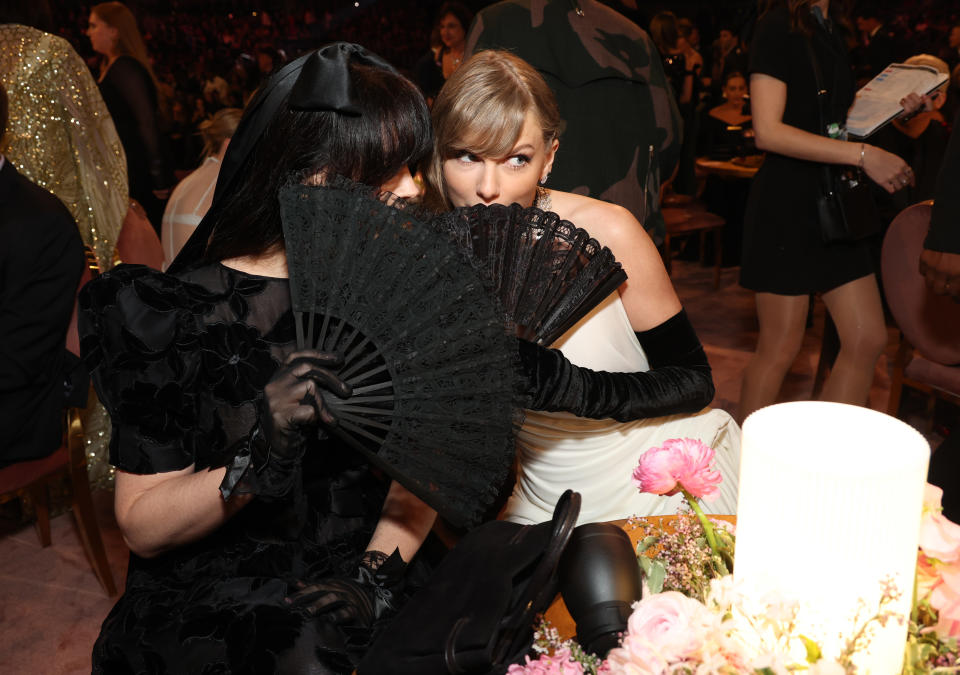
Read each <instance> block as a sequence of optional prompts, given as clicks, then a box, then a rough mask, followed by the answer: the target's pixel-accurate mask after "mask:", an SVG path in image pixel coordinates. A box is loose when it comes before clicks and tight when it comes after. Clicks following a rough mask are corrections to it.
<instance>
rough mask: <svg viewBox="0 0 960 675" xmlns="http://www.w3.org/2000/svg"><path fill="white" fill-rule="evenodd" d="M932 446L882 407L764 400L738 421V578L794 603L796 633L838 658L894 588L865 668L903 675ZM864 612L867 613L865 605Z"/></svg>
mask: <svg viewBox="0 0 960 675" xmlns="http://www.w3.org/2000/svg"><path fill="white" fill-rule="evenodd" d="M929 458H930V447H929V445H928V444H927V442H926V440H925V439H924V438H923V436H921V435H920V434H919V433H917V431H916V430H914V429H913V428H912V427H910V426H908V425H907V424H904V423H903V422H901V421H900V420H897V419H895V418H893V417H890V416H888V415H884V414H883V413H879V412H876V411H874V410H869V409H867V408H860V407H856V406H850V405H844V404H840V403H824V402H816V401H799V402H794V403H784V404H780V405H774V406H770V407H768V408H763V409H762V410H758V411H757V412H755V413H754V414H752V415H750V417H748V418H747V420H746V421H745V422H744V425H743V445H742V453H741V459H740V493H739V498H738V506H737V545H736V546H737V548H736V560H735V567H734V576H735V578H736V579H737V581H739V582H743V583H744V584H745V586H746V588H747V589H749V590H748V592H749V593H750V594H753V593H756V594H758V595H757V596H756V597H757V598H760V597H762V595H763V594H764V593H766V592H770V591H774V592H777V593H779V594H781V595H783V596H784V597H787V598H790V599H793V600H798V601H799V602H800V613H799V615H798V627H799V632H801V633H803V634H804V635H807V636H809V637H811V638H813V639H815V640H817V641H818V642H820V643H821V646H822V647H823V648H824V652H825V653H826V654H827V655H830V656H835V655H836V654H837V653H838V652H839V650H840V649H842V648H843V644H844V642H845V640H846V639H847V638H849V637H850V636H851V633H852V631H853V630H854V629H856V628H859V627H860V626H857V625H855V621H854V618H853V617H854V615H855V614H856V613H857V610H858V607H859V608H861V610H862V611H861V619H865V618H869V617H870V616H872V615H874V614H875V613H876V610H877V607H878V603H879V599H880V595H881V592H882V587H881V582H882V580H883V579H885V578H889V579H891V580H892V581H893V582H894V583H895V584H896V586H897V588H898V589H899V591H900V592H901V596H900V599H899V601H897V602H896V603H894V604H892V605H889V606H888V609H890V610H892V611H894V612H896V613H897V614H898V615H900V616H901V617H903V619H904V621H902V622H898V621H896V620H892V621H888V622H887V625H886V626H885V627H881V626H880V625H879V624H878V623H876V622H875V623H874V624H873V626H872V629H873V638H872V639H871V641H870V645H869V648H868V649H867V650H864V651H863V652H862V653H860V654H858V655H857V657H856V658H855V659H854V661H855V663H856V664H857V666H858V668H859V671H858V672H861V673H870V674H871V675H884V674H887V673H890V674H894V673H899V672H900V668H901V665H902V660H903V650H904V646H905V642H906V630H907V628H906V620H907V619H908V618H909V613H910V604H911V600H912V593H913V583H914V575H915V573H916V564H917V545H918V539H919V530H920V514H921V509H922V506H923V488H924V484H925V483H926V476H927V464H928V462H929ZM864 608H865V609H864Z"/></svg>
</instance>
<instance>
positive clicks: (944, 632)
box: [930, 564, 960, 638]
mask: <svg viewBox="0 0 960 675" xmlns="http://www.w3.org/2000/svg"><path fill="white" fill-rule="evenodd" d="M940 579H941V581H940V583H938V584H937V585H936V586H935V587H934V588H933V592H932V593H931V594H930V605H931V606H932V607H933V608H934V609H935V610H937V625H936V631H937V635H939V636H940V637H941V638H945V637H960V564H953V565H949V566H945V567H943V568H941V569H940Z"/></svg>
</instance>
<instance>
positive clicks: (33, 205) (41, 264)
mask: <svg viewBox="0 0 960 675" xmlns="http://www.w3.org/2000/svg"><path fill="white" fill-rule="evenodd" d="M8 111H9V108H8V104H7V93H6V89H5V88H4V87H3V86H0V140H2V139H3V136H4V133H5V132H6V130H7V120H8V118H9V112H8ZM0 241H2V242H3V246H0V467H2V466H6V465H8V464H12V463H15V462H20V461H24V460H30V459H38V458H40V457H46V456H47V455H49V454H51V453H52V452H54V451H55V450H56V449H57V448H59V447H60V442H61V439H62V435H63V409H64V406H65V405H66V385H65V380H67V379H68V377H69V375H68V370H69V368H68V363H70V362H68V359H67V349H66V335H67V326H68V325H69V323H70V315H71V313H72V311H73V304H74V300H73V299H74V296H75V294H76V290H77V284H78V283H79V281H80V275H81V273H82V272H83V264H84V255H83V242H82V241H81V239H80V233H79V232H78V231H77V224H76V222H74V220H73V217H72V216H71V215H70V211H69V210H68V209H67V207H66V206H64V205H63V203H62V202H61V201H60V200H59V199H57V198H56V197H55V196H53V195H52V194H50V193H49V192H48V191H47V190H44V189H43V188H42V187H40V186H39V185H36V184H35V183H32V182H30V181H29V180H27V178H25V177H24V176H22V175H21V174H20V173H19V172H18V171H17V170H16V169H15V168H14V166H13V163H12V162H10V161H8V160H7V159H6V158H5V157H4V156H3V155H2V154H0ZM75 363H76V362H75V361H74V362H73V363H71V364H70V365H75Z"/></svg>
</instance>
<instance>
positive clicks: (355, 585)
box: [287, 549, 407, 628]
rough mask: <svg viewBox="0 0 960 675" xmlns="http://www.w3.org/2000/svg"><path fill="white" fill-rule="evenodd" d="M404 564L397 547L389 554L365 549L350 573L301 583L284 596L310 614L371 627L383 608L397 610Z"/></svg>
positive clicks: (384, 609)
mask: <svg viewBox="0 0 960 675" xmlns="http://www.w3.org/2000/svg"><path fill="white" fill-rule="evenodd" d="M406 567H407V564H406V563H405V562H404V561H403V558H401V557H400V550H399V549H395V550H394V552H393V554H391V555H390V556H389V557H388V556H387V554H385V553H382V552H380V551H367V552H366V553H364V554H363V557H362V558H361V559H360V563H359V565H357V571H356V572H355V573H354V574H353V576H352V577H347V578H343V577H341V578H332V579H325V580H323V581H321V582H318V583H315V584H309V585H306V586H303V587H302V588H300V589H299V590H298V591H297V592H296V593H294V594H293V595H291V596H290V597H289V598H288V599H287V600H288V602H290V604H291V605H292V606H293V607H296V608H298V609H300V610H301V611H303V612H304V613H305V614H307V615H309V616H316V617H321V618H324V619H326V620H328V621H330V622H332V623H336V624H350V625H354V626H362V627H364V628H370V627H371V626H373V624H374V622H376V620H377V619H379V618H380V617H381V616H383V615H384V614H385V613H386V612H393V611H395V610H396V601H395V598H396V595H397V591H398V590H399V589H400V585H401V583H402V581H403V573H404V571H405V570H406Z"/></svg>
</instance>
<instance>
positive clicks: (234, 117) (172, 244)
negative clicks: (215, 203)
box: [160, 108, 243, 269]
mask: <svg viewBox="0 0 960 675" xmlns="http://www.w3.org/2000/svg"><path fill="white" fill-rule="evenodd" d="M242 114H243V111H242V110H240V109H238V108H222V109H221V110H218V111H217V112H216V113H215V114H213V115H212V116H211V117H210V119H207V120H204V121H203V122H201V123H200V125H199V127H198V129H199V131H200V135H201V136H202V137H203V163H202V164H201V165H200V166H199V167H197V169H195V170H194V171H193V172H192V173H190V174H189V175H188V176H187V177H186V178H184V179H183V180H182V181H180V182H179V183H178V184H177V186H176V187H175V188H174V189H173V192H172V193H171V194H170V200H169V201H168V202H167V205H166V207H165V208H164V210H163V226H162V229H161V235H160V240H161V242H162V243H163V269H166V268H167V267H169V266H170V263H171V262H173V259H174V258H176V257H177V253H179V252H180V249H181V248H183V245H184V244H185V243H186V241H187V239H189V238H190V235H191V234H193V231H194V230H195V229H196V227H197V225H199V224H200V221H201V220H203V216H204V214H206V212H207V209H209V208H210V202H211V201H212V200H213V191H214V188H216V186H217V175H218V174H219V173H220V163H221V162H222V161H223V156H224V155H225V154H226V152H227V146H228V145H229V144H230V137H231V136H233V132H234V131H236V129H237V123H239V122H240V116H241V115H242Z"/></svg>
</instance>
